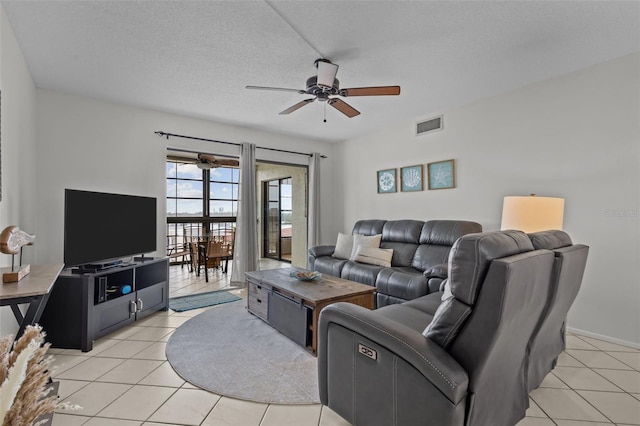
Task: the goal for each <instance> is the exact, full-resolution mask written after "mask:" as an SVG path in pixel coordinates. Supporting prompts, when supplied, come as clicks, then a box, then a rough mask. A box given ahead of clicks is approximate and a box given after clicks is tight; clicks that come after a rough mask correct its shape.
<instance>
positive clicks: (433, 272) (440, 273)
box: [423, 263, 449, 279]
mask: <svg viewBox="0 0 640 426" xmlns="http://www.w3.org/2000/svg"><path fill="white" fill-rule="evenodd" d="M423 274H424V276H425V277H427V279H429V278H434V277H437V278H442V279H445V278H447V277H448V276H449V265H447V264H446V263H438V264H437V265H433V266H432V267H430V268H427V269H426V270H425V271H424V272H423Z"/></svg>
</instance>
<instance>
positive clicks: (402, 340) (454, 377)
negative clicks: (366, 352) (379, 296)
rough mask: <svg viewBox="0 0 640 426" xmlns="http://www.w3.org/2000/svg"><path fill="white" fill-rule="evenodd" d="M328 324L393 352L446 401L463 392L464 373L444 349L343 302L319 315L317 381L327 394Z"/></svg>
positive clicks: (455, 401)
mask: <svg viewBox="0 0 640 426" xmlns="http://www.w3.org/2000/svg"><path fill="white" fill-rule="evenodd" d="M330 324H337V325H340V326H342V327H344V328H346V329H348V330H351V331H353V332H354V333H357V334H359V335H360V336H363V337H364V338H366V339H369V340H371V341H373V342H376V343H377V344H379V345H380V346H383V347H385V348H387V349H388V350H390V351H393V352H394V353H395V354H396V355H397V356H399V357H400V358H402V359H404V360H405V361H406V362H407V363H409V364H410V365H411V366H413V367H414V368H415V369H416V370H418V371H419V372H420V374H422V375H423V376H424V377H425V378H426V379H427V380H428V381H429V382H431V383H432V384H433V385H434V386H435V387H436V388H437V389H438V390H439V391H440V392H441V393H442V394H443V395H444V396H445V397H446V398H447V399H448V400H449V401H451V402H452V403H453V404H458V403H459V402H460V401H462V400H463V399H464V398H465V396H466V393H467V386H468V383H469V378H468V376H467V373H466V371H465V370H464V369H463V368H462V366H461V365H460V364H458V362H457V361H456V360H455V359H453V358H452V357H451V355H449V354H448V353H447V352H446V351H445V350H444V349H442V348H441V347H440V346H438V345H437V344H436V343H434V342H433V341H431V340H430V339H428V338H426V337H424V336H423V335H422V334H421V333H420V332H417V331H415V330H412V329H410V328H409V327H407V326H405V325H403V324H401V323H399V322H396V321H393V320H391V319H389V318H386V317H383V316H382V315H379V314H376V312H375V311H371V310H369V309H366V308H363V307H360V306H357V305H354V304H351V303H346V302H340V303H334V304H331V305H329V306H327V307H326V308H324V309H323V310H322V312H321V314H320V326H319V342H318V345H319V351H318V370H319V375H318V381H319V386H320V395H321V398H322V395H323V394H326V392H327V369H328V365H327V355H328V354H327V347H328V346H329V345H328V344H327V341H326V339H327V335H328V329H329V325H330Z"/></svg>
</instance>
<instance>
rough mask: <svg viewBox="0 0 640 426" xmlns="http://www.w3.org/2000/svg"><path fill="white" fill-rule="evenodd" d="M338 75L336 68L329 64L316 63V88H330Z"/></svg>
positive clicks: (334, 65)
mask: <svg viewBox="0 0 640 426" xmlns="http://www.w3.org/2000/svg"><path fill="white" fill-rule="evenodd" d="M337 73H338V66H337V65H336V64H332V63H331V62H324V61H318V80H317V81H316V83H317V84H318V86H321V87H327V88H332V87H333V80H334V79H335V78H336V74H337Z"/></svg>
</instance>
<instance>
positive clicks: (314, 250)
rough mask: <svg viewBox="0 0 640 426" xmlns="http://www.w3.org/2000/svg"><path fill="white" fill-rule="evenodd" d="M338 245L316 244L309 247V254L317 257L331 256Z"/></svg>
mask: <svg viewBox="0 0 640 426" xmlns="http://www.w3.org/2000/svg"><path fill="white" fill-rule="evenodd" d="M335 249H336V246H315V247H311V248H310V249H309V255H310V256H313V257H315V258H318V257H321V256H331V255H333V252H334V251H335Z"/></svg>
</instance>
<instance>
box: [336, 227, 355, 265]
mask: <svg viewBox="0 0 640 426" xmlns="http://www.w3.org/2000/svg"><path fill="white" fill-rule="evenodd" d="M352 251H353V235H348V234H343V233H342V232H338V240H337V241H336V248H335V250H334V251H333V257H337V258H338V259H349V258H350V257H351V252H352Z"/></svg>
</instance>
